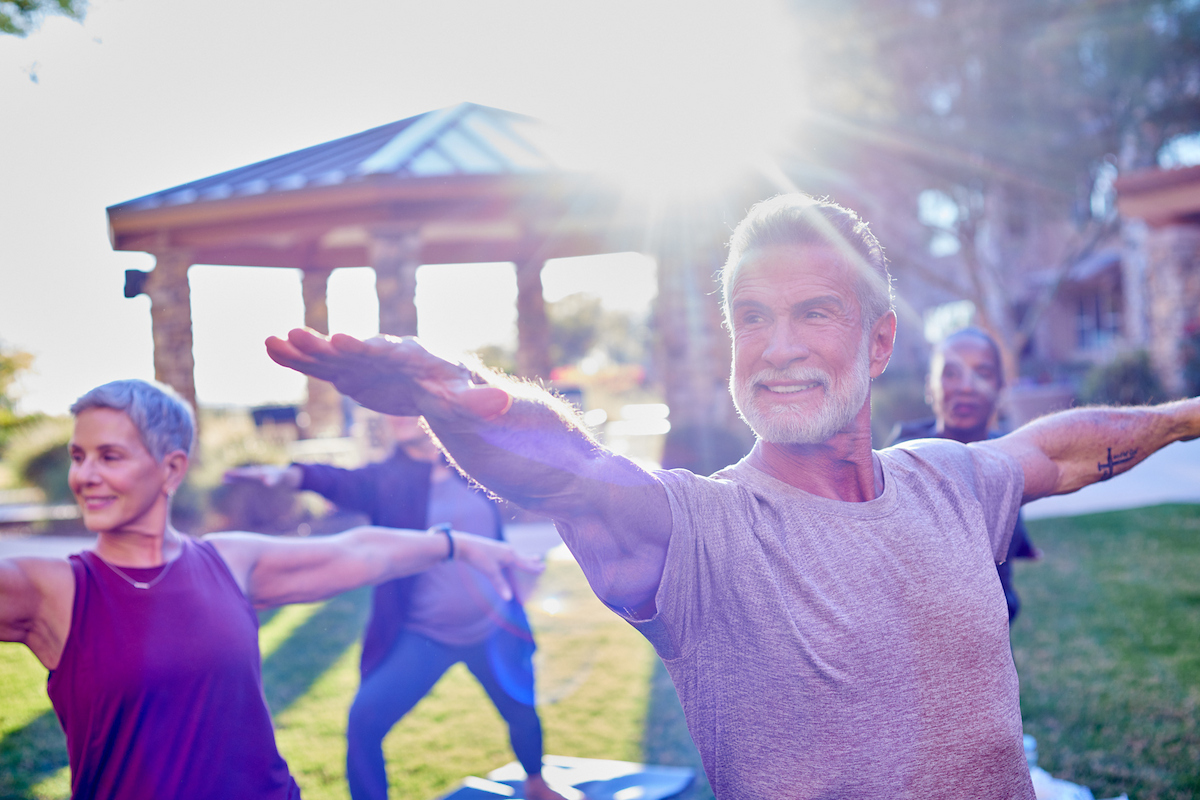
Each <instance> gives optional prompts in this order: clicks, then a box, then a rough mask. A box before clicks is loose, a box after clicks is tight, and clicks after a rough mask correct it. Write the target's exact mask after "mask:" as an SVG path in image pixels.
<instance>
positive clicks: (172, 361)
mask: <svg viewBox="0 0 1200 800" xmlns="http://www.w3.org/2000/svg"><path fill="white" fill-rule="evenodd" d="M154 258H155V263H154V270H153V271H152V272H151V273H150V274H149V275H148V276H147V277H146V282H145V284H144V286H143V287H142V290H143V291H144V292H145V293H146V295H147V296H149V298H150V324H151V327H152V330H153V335H154V379H155V380H157V381H159V382H160V383H165V384H167V385H168V386H170V387H172V388H173V389H175V391H177V392H179V394H180V395H181V396H182V397H183V398H184V399H185V400H187V401H188V402H189V403H191V404H192V408H196V375H195V370H196V360H195V357H194V356H193V355H192V292H191V287H190V286H189V285H188V267H190V266H191V265H192V261H191V254H189V253H187V252H184V251H181V250H167V251H163V252H160V253H156V254H155V256H154Z"/></svg>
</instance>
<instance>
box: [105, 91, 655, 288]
mask: <svg viewBox="0 0 1200 800" xmlns="http://www.w3.org/2000/svg"><path fill="white" fill-rule="evenodd" d="M564 152H565V149H564V148H563V147H562V144H561V140H559V139H558V138H557V137H556V135H555V132H554V131H553V130H552V129H550V128H549V127H548V126H546V125H544V124H543V123H541V122H539V121H538V120H536V119H534V118H532V117H527V116H525V115H522V114H516V113H513V112H511V111H505V110H502V109H497V108H491V107H488V106H482V105H477V104H475V103H460V104H459V105H456V106H451V107H449V108H443V109H439V110H436V111H430V112H427V113H425V114H420V115H417V116H415V117H409V118H408V119H403V120H400V121H398V122H393V123H389V124H387V125H381V126H379V127H377V128H371V129H370V130H366V131H362V132H361V133H356V134H353V135H350V136H345V137H343V138H341V139H335V140H333V141H330V142H325V143H324V144H318V145H315V146H313V147H307V148H304V149H302V150H297V151H295V152H292V153H287V154H285V155H281V156H277V157H275V158H270V159H267V160H265V161H259V162H257V163H254V164H249V165H247V166H244V167H239V168H237V169H232V170H229V171H227V172H222V173H219V174H217V175H212V176H209V177H206V178H201V179H200V180H196V181H191V182H189V183H185V184H182V185H180V186H174V187H172V188H169V189H164V190H162V191H159V192H154V193H153V194H148V195H145V196H143V197H139V198H136V199H133V200H129V201H127V202H124V203H118V204H116V205H113V206H110V207H109V208H108V218H109V226H110V235H111V239H112V243H113V247H114V249H118V250H143V251H147V252H159V251H162V250H164V249H169V248H176V247H178V248H187V249H189V250H191V251H192V252H193V253H194V254H195V256H194V257H195V261H194V262H193V263H215V264H241V265H246V266H254V265H262V266H292V267H300V268H306V269H307V268H318V269H328V268H333V267H338V266H359V265H364V264H366V263H367V258H368V256H367V252H366V246H365V244H366V238H367V237H366V235H365V233H364V232H365V231H366V230H367V229H368V228H369V227H370V226H379V225H384V224H392V225H407V226H410V227H414V228H421V229H422V236H423V238H424V239H427V240H428V246H427V247H426V248H425V250H426V252H425V253H423V257H424V258H425V259H426V260H425V263H437V262H446V261H462V260H513V259H514V258H516V257H518V256H519V255H520V253H519V252H518V251H519V250H521V249H522V248H525V249H528V247H529V246H530V245H529V242H531V241H538V242H540V244H539V245H538V247H539V249H540V250H541V251H543V252H544V253H545V254H546V255H547V256H548V257H549V256H554V255H580V254H586V253H590V252H610V251H612V250H614V249H628V247H629V244H628V239H629V237H628V235H627V234H628V233H629V230H628V228H629V226H630V224H632V223H630V221H629V220H626V221H625V222H619V223H614V219H613V213H614V212H615V208H616V205H617V201H618V198H617V197H616V194H615V192H614V190H613V189H612V188H611V187H608V186H605V185H603V184H602V182H600V181H599V180H598V179H597V178H595V177H594V176H590V175H587V174H585V173H582V172H580V171H576V170H573V169H571V168H570V165H569V163H568V161H569V160H568V159H567V158H566V157H565V156H564V155H563V154H564ZM634 227H636V225H634ZM617 229H620V231H618V232H616V233H614V231H616V230H617ZM614 237H615V238H614ZM615 239H620V240H621V241H620V242H617V241H615Z"/></svg>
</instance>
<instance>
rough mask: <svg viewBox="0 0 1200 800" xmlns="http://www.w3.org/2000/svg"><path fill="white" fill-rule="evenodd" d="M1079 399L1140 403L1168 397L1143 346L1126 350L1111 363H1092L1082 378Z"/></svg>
mask: <svg viewBox="0 0 1200 800" xmlns="http://www.w3.org/2000/svg"><path fill="white" fill-rule="evenodd" d="M1079 399H1080V400H1081V401H1082V402H1084V403H1101V404H1104V405H1116V406H1137V405H1146V404H1147V403H1154V402H1162V401H1163V400H1166V399H1167V393H1166V391H1165V390H1164V389H1163V386H1162V383H1161V382H1160V381H1159V379H1158V375H1157V374H1156V373H1155V372H1154V368H1153V367H1152V366H1151V365H1150V356H1149V355H1148V354H1147V353H1146V351H1144V350H1137V351H1134V352H1131V353H1123V354H1122V355H1119V356H1117V357H1116V358H1114V359H1113V360H1112V361H1111V362H1109V363H1108V364H1104V365H1100V366H1096V367H1093V368H1092V369H1091V370H1089V371H1088V373H1087V375H1085V376H1084V378H1083V386H1082V387H1081V388H1080V391H1079Z"/></svg>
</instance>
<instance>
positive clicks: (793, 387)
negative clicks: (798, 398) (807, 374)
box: [759, 381, 825, 394]
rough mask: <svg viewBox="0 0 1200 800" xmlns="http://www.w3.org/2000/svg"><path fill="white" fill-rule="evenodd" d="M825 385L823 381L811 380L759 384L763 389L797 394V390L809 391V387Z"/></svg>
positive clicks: (815, 387)
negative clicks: (805, 381)
mask: <svg viewBox="0 0 1200 800" xmlns="http://www.w3.org/2000/svg"><path fill="white" fill-rule="evenodd" d="M824 385H825V384H823V383H821V381H809V382H807V383H785V384H777V385H770V384H766V383H760V384H759V386H761V387H762V388H763V389H766V390H767V391H768V392H774V393H775V394H795V393H797V392H807V391H808V390H809V389H820V388H822V387H824Z"/></svg>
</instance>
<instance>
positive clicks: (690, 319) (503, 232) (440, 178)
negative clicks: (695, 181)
mask: <svg viewBox="0 0 1200 800" xmlns="http://www.w3.org/2000/svg"><path fill="white" fill-rule="evenodd" d="M647 217H648V215H647V212H646V210H645V209H643V208H641V207H639V206H638V205H637V204H636V203H634V202H632V201H631V199H630V198H629V197H628V196H626V195H624V194H623V193H622V191H621V190H620V189H619V188H618V187H616V186H614V185H613V184H611V183H608V182H606V181H604V180H601V179H600V178H598V177H597V176H596V175H594V174H589V173H586V172H581V171H578V170H573V169H571V167H570V165H569V164H567V163H565V159H564V158H563V157H562V156H561V154H560V152H559V150H558V149H557V148H556V146H555V139H554V137H553V135H552V132H551V131H550V130H548V129H547V128H546V127H545V126H544V125H542V124H541V123H539V122H538V121H537V120H534V119H532V118H529V117H526V116H522V115H519V114H515V113H512V112H509V111H504V110H500V109H495V108H489V107H486V106H480V105H475V104H472V103H463V104H460V105H457V106H453V107H450V108H445V109H441V110H437V111H431V112H428V113H425V114H421V115H418V116H415V117H411V118H408V119H404V120H400V121H398V122H393V123H391V124H388V125H383V126H380V127H377V128H372V129H370V130H367V131H363V132H361V133H357V134H354V135H352V136H347V137H344V138H342V139H337V140H334V141H331V142H326V143H324V144H320V145H316V146H314V147H309V148H306V149H303V150H299V151H296V152H293V153H288V154H286V155H282V156H278V157H276V158H272V159H268V160H266V161H262V162H259V163H256V164H251V165H249V166H245V167H241V168H238V169H234V170H230V171H228V172H223V173H220V174H218V175H213V176H211V177H207V178H203V179H200V180H197V181H193V182H191V183H187V184H184V185H182V186H176V187H174V188H171V189H166V190H163V191H160V192H156V193H154V194H150V195H146V196H145V197H140V198H137V199H135V200H130V201H128V202H125V203H120V204H117V205H114V206H111V207H109V208H108V219H109V228H110V238H111V241H112V246H113V248H114V249H116V250H132V251H142V252H147V253H151V254H153V255H154V257H155V267H154V269H153V270H152V271H151V272H148V273H143V272H140V271H136V270H131V271H129V272H128V273H127V275H126V285H125V294H126V296H127V297H134V296H136V295H138V294H141V293H143V292H144V293H145V294H147V295H149V297H150V300H151V318H152V325H153V335H154V367H155V376H156V378H157V379H158V380H160V381H162V382H164V383H167V384H169V385H171V386H173V387H174V388H175V389H177V390H178V391H179V392H180V393H181V394H182V395H183V396H184V397H186V398H188V399H189V400H190V401H192V402H193V404H194V403H195V399H196V393H195V382H194V377H193V367H194V361H193V356H192V327H191V300H190V294H189V288H188V279H187V272H188V268H189V267H190V266H191V265H193V264H217V265H238V266H258V267H289V268H294V269H299V270H301V271H302V289H303V298H304V308H305V320H304V321H305V324H306V325H308V326H309V327H312V328H314V329H316V330H320V331H326V332H327V331H328V314H327V308H326V301H325V295H326V286H327V282H328V279H329V276H330V273H331V272H332V271H333V270H334V269H337V268H339V267H357V266H370V267H371V268H372V269H373V270H374V271H375V277H376V292H377V294H378V297H379V329H380V331H381V332H382V333H388V334H394V335H410V334H415V333H416V331H417V312H416V306H415V304H414V296H415V290H416V270H417V267H418V266H419V265H422V264H448V263H467V262H485V261H486V262H493V261H509V262H512V263H513V264H514V268H515V271H516V278H517V288H518V297H517V330H518V344H517V370H518V372H519V373H520V374H521V375H522V376H525V377H547V376H548V374H549V366H550V365H549V359H548V347H549V326H548V323H547V320H546V314H545V308H544V305H543V300H542V282H541V270H542V267H543V265H544V264H545V262H546V261H547V260H548V259H551V258H559V257H565V256H580V255H593V254H600V253H611V252H622V251H630V250H633V251H642V252H648V253H650V254H652V255H655V256H656V257H658V259H659V285H660V293H659V302H658V306H657V309H656V319H657V323H658V332H659V343H658V344H659V347H658V351H659V360H660V370H661V372H662V375H663V378H664V383H665V385H666V386H667V393H668V397H667V401H668V403H669V404H670V405H671V409H672V420H673V425H674V426H676V427H679V426H680V424H682V425H683V429H684V430H694V429H696V428H705V429H707V428H712V427H714V426H715V427H716V428H727V427H729V426H736V425H738V424H739V423H737V421H736V417H735V415H734V412H733V409H732V404H731V403H730V402H729V400H728V396H727V393H726V390H725V380H726V376H727V370H728V363H729V362H728V352H729V351H728V343H727V342H726V341H725V334H724V332H723V331H722V330H721V328H720V319H719V313H718V310H717V304H716V302H715V300H714V298H713V297H712V296H711V295H712V293H713V289H714V288H715V285H714V284H713V281H712V275H713V273H714V271H715V268H716V266H718V265H719V263H720V258H721V245H722V241H721V240H722V238H723V236H724V235H727V234H726V232H727V230H728V228H727V227H722V226H720V225H716V226H713V227H711V228H708V230H707V231H706V232H705V235H704V236H700V237H699V238H697V237H691V238H690V239H687V240H685V241H681V240H680V239H679V237H677V236H676V237H672V238H671V239H670V242H669V243H668V244H666V245H664V243H663V241H662V240H661V237H658V236H654V235H652V233H651V232H650V231H649V230H648V227H647V224H646V220H647ZM681 224H683V223H681ZM692 227H694V225H693V226H692ZM706 227H707V226H706ZM652 239H654V241H652ZM464 291H466V289H464ZM697 298H698V299H697ZM698 303H701V304H703V307H698V305H697V304H698ZM339 406H340V404H339V398H338V395H337V393H336V391H334V390H333V388H332V387H331V386H329V385H328V384H324V383H323V382H320V381H316V380H310V381H309V397H308V402H307V406H306V410H307V411H308V414H309V418H310V420H311V421H312V423H311V427H310V430H309V435H317V436H319V435H327V434H328V433H329V432H330V431H331V430H333V429H335V428H337V426H338V425H339V422H340V411H339ZM691 446H699V445H696V444H695V443H692V444H691ZM701 449H703V447H701Z"/></svg>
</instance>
